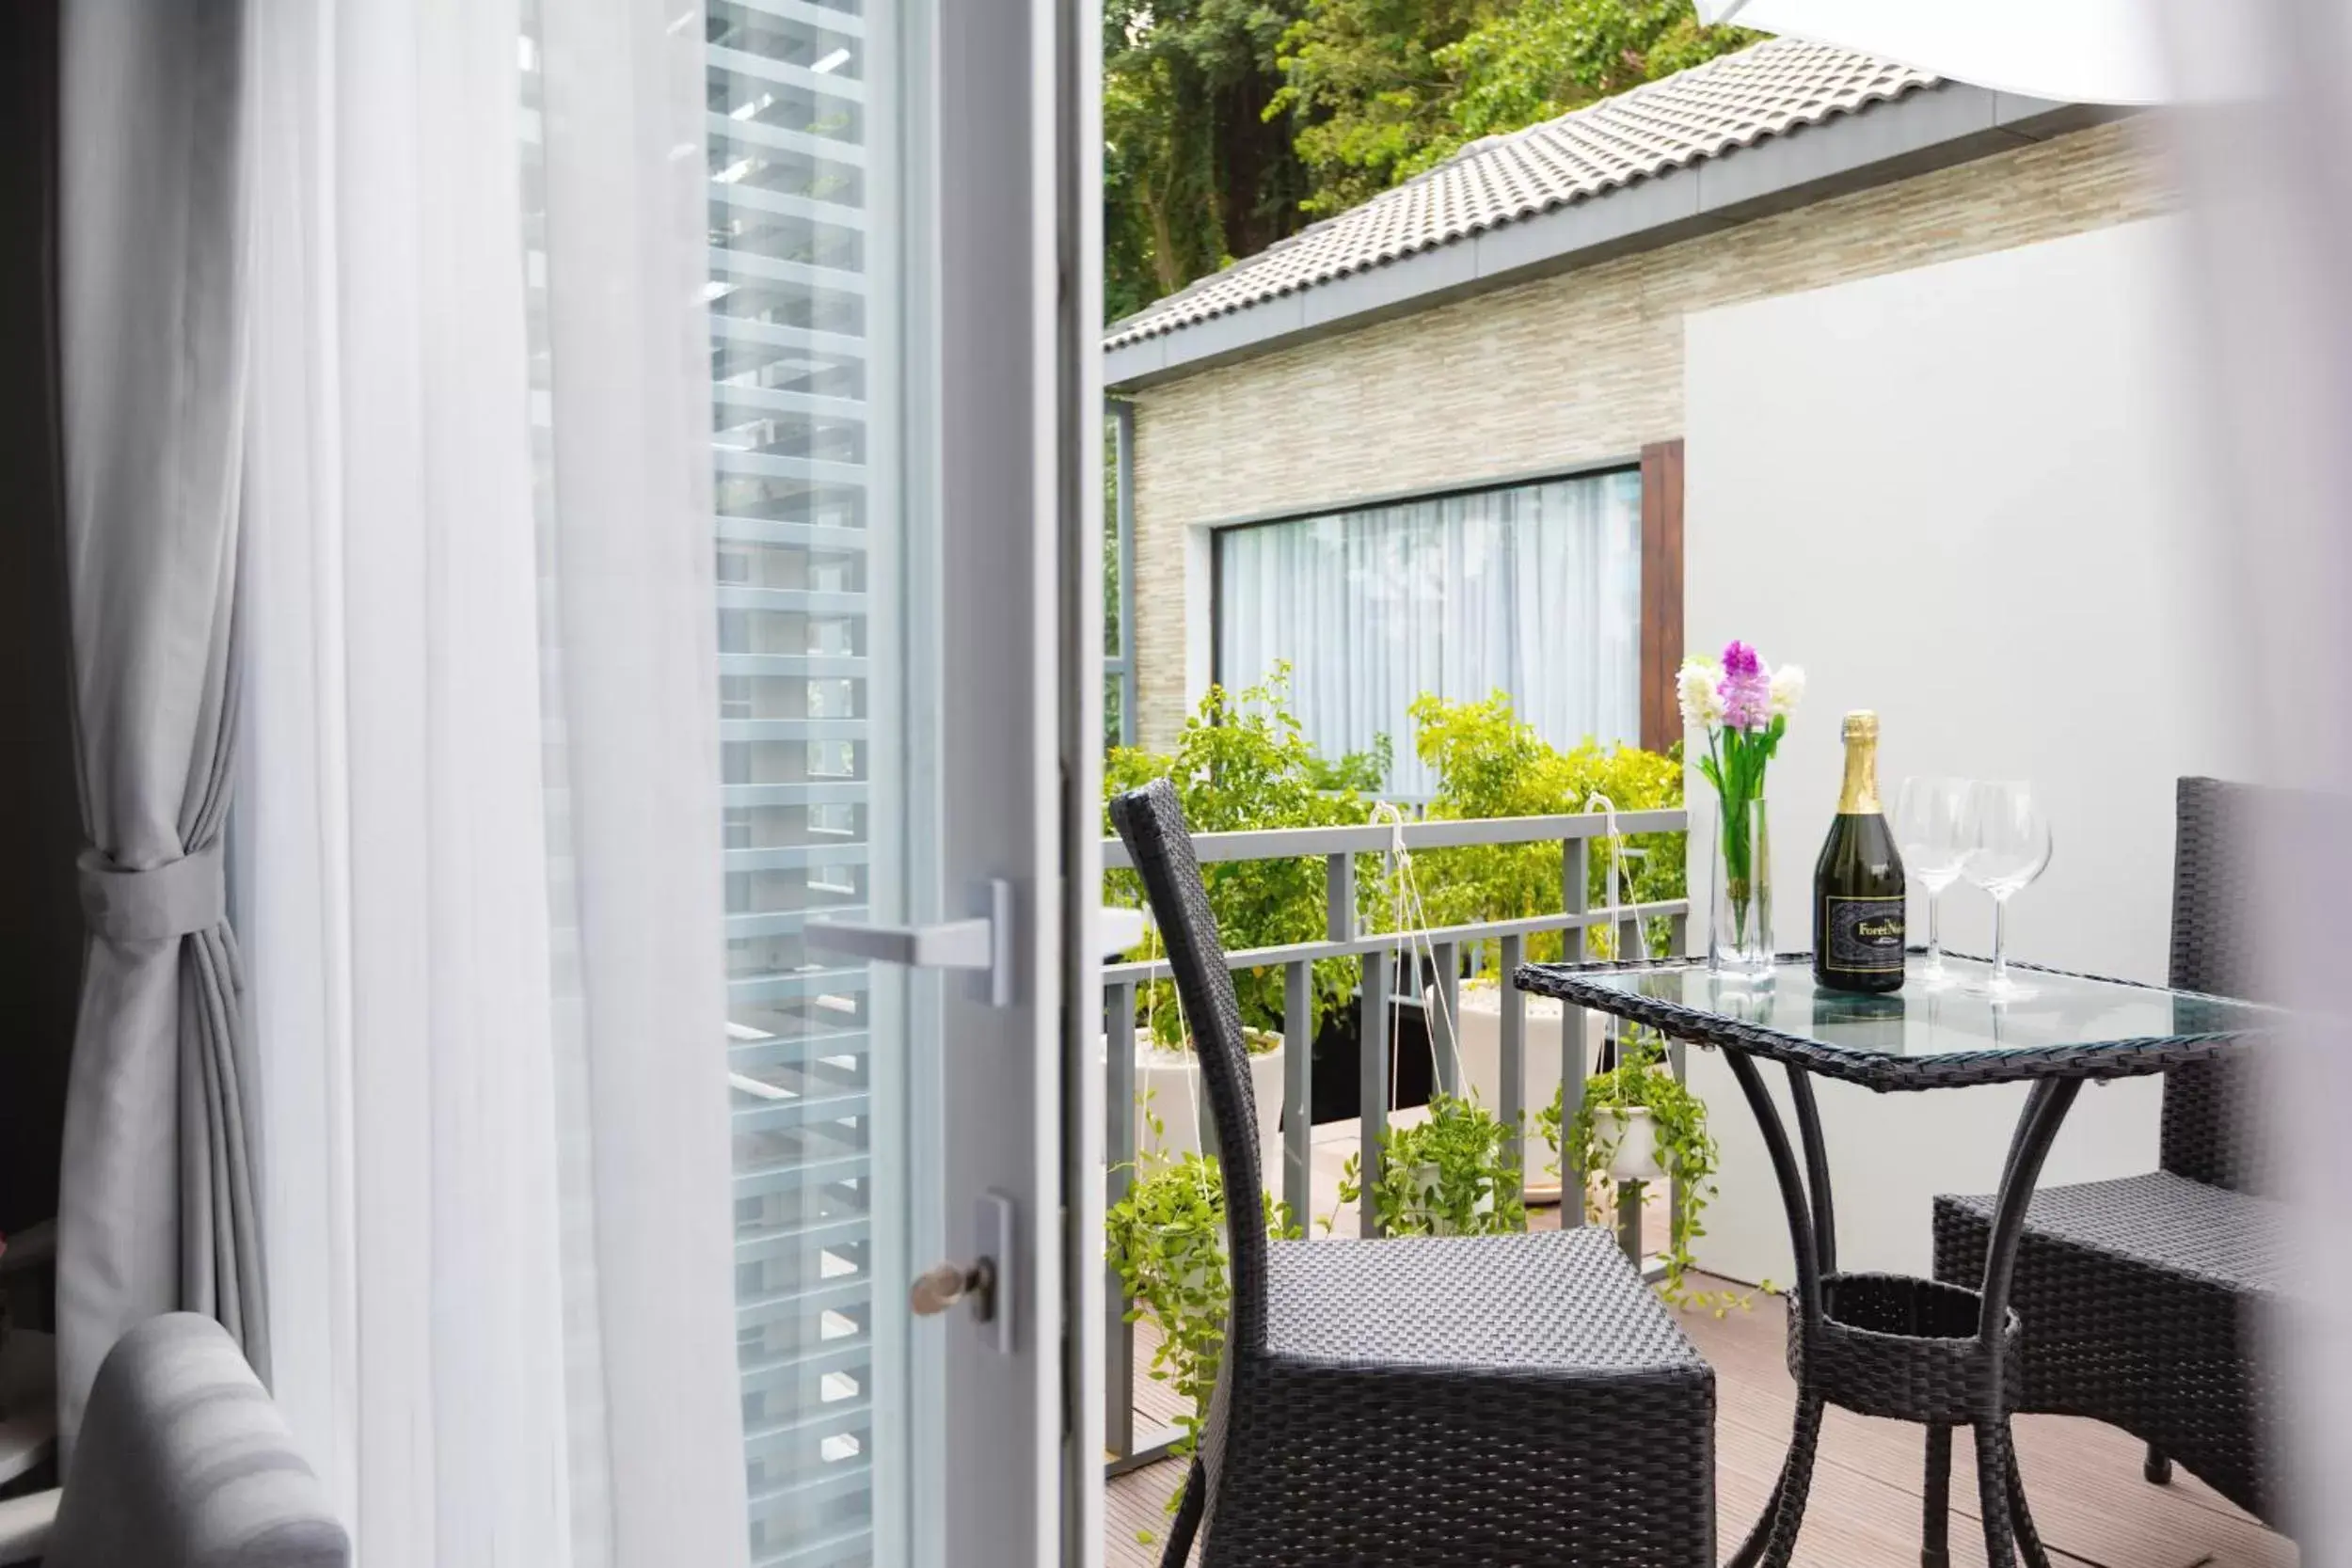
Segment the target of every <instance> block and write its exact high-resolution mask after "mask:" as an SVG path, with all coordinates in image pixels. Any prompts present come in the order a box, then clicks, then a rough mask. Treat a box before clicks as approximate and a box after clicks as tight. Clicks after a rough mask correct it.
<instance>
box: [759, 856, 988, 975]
mask: <svg viewBox="0 0 2352 1568" xmlns="http://www.w3.org/2000/svg"><path fill="white" fill-rule="evenodd" d="M802 934H803V937H804V938H805V940H806V941H807V942H808V945H809V948H810V950H811V951H813V952H818V953H832V954H834V955H837V956H839V957H841V958H871V959H874V960H876V961H877V962H880V963H892V964H904V965H906V966H907V967H908V968H910V969H962V970H977V971H979V972H981V973H984V974H987V976H988V1004H989V1006H992V1007H1009V1006H1012V883H1011V882H1009V881H1008V880H1006V879H1004V878H1002V877H997V878H993V879H991V880H990V882H989V884H988V912H987V913H986V914H979V915H974V916H973V917H971V918H970V919H968V920H945V921H940V922H938V923H936V924H934V925H930V926H860V925H855V924H852V923H850V922H849V921H833V920H812V921H810V922H809V923H808V924H807V925H806V926H804V927H802Z"/></svg>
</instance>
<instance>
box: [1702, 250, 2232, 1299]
mask: <svg viewBox="0 0 2352 1568" xmlns="http://www.w3.org/2000/svg"><path fill="white" fill-rule="evenodd" d="M2175 225H2176V220H2173V219H2169V218H2158V219H2153V220H2149V221H2143V222H2137V223H2133V224H2128V225H2124V226H2121V227H2117V228H2111V229H2106V230H2098V231H2095V232H2091V233H2086V234H2080V235H2076V236H2074V237H2071V238H2066V239H2059V240H2053V241H2050V242H2047V243H2044V244H2039V245H2027V246H2024V247H2021V248H2017V249H2011V250H2005V251H1999V252H1995V253H1994V254H1990V255H1983V256H1977V257H1971V258H1969V259H1967V260H1963V261H1950V262H1947V263H1943V264H1939V265H1934V266H1928V267H1921V268H1918V269H1915V270H1913V271H1909V272H1902V273H1896V274H1891V275H1886V276H1883V277H1873V278H1869V279H1867V280H1864V281H1860V282H1853V283H1847V284H1842V285H1839V286H1836V287H1834V288H1828V289H1822V290H1820V291H1816V292H1813V293H1800V294H1793V295H1785V296H1781V297H1778V298H1773V299H1768V300H1759V301H1756V302H1755V303H1751V304H1744V305H1737V306H1732V307H1728V308H1725V309H1717V310H1711V311H1706V312H1701V313H1695V314H1692V316H1690V317H1689V318H1688V321H1687V325H1686V334H1687V335H1686V357H1685V364H1684V373H1685V385H1686V393H1685V395H1686V398H1687V405H1688V416H1689V418H1688V440H1689V447H1688V464H1689V468H1688V481H1687V483H1688V490H1687V492H1686V502H1687V516H1686V523H1685V528H1686V535H1685V537H1686V548H1687V564H1686V572H1687V577H1686V593H1687V615H1688V626H1689V632H1690V642H1691V645H1692V647H1693V648H1699V649H1706V648H1719V647H1721V646H1722V644H1723V643H1724V641H1726V640H1727V639H1729V638H1731V637H1734V636H1737V637H1740V638H1743V639H1746V640H1748V641H1752V642H1754V643H1756V645H1757V646H1758V647H1759V648H1761V649H1762V650H1763V652H1764V653H1765V655H1766V657H1768V658H1772V659H1778V660H1794V661H1796V662H1799V663H1802V664H1803V665H1804V667H1805V669H1806V671H1807V673H1809V675H1810V677H1811V682H1812V686H1811V690H1810V693H1809V694H1808V696H1807V697H1806V700H1805V705H1804V710H1803V711H1802V713H1801V714H1800V716H1799V719H1798V721H1797V724H1796V727H1795V729H1794V730H1793V731H1792V733H1791V735H1790V737H1789V738H1788V740H1787V741H1786V742H1784V744H1783V749H1782V753H1781V756H1780V757H1779V759H1778V760H1777V761H1776V762H1775V764H1774V766H1773V770H1772V784H1771V796H1772V806H1773V822H1772V829H1773V835H1774V838H1775V840H1776V841H1777V844H1778V846H1779V852H1778V855H1777V858H1776V861H1775V864H1774V878H1775V884H1774V885H1775V889H1776V893H1777V895H1778V896H1777V904H1778V916H1779V918H1778V922H1777V926H1778V928H1777V931H1776V933H1775V934H1776V937H1777V940H1778V942H1779V945H1780V946H1781V947H1783V948H1784V949H1789V948H1799V947H1804V946H1806V945H1808V944H1809V942H1810V941H1811V936H1812V933H1811V930H1810V922H1811V914H1810V896H1811V891H1812V871H1813V859H1814V856H1815V855H1816V853H1817V852H1818V850H1819V847H1820V843H1821V839H1822V836H1823V834H1824V833H1825V832H1826V831H1827V829H1828V825H1829V819H1830V816H1831V815H1832V814H1833V812H1834V810H1835V808H1836V793H1837V780H1838V773H1839V768H1840V750H1839V742H1838V716H1839V715H1840V714H1841V713H1842V712H1844V711H1845V710H1847V709H1849V708H1856V707H1870V708H1875V709H1877V710H1878V711H1879V713H1880V715H1881V716H1882V719H1883V735H1884V738H1883V743H1882V746H1881V768H1882V773H1881V783H1882V787H1883V792H1884V794H1885V795H1886V798H1887V801H1888V805H1889V808H1890V810H1891V809H1892V805H1893V801H1894V798H1895V792H1896V790H1897V788H1898V786H1899V783H1900V781H1901V779H1902V778H1903V776H1904V775H1905V774H1907V773H1915V772H1916V773H1953V774H1960V775H1963V776H1973V777H1985V778H2029V779H2031V780H2033V781H2034V783H2035V784H2037V786H2039V788H2040V790H2041V791H2042V795H2043V798H2044V800H2046V801H2047V803H2048V809H2049V812H2050V815H2051V818H2052V821H2053V824H2054V832H2055V838H2056V844H2057V851H2056V854H2055V857H2054V858H2053V860H2052V863H2051V865H2050V868H2049V870H2048V872H2047V873H2046V874H2045V875H2044V876H2043V878H2042V880H2041V881H2040V882H2039V883H2037V884H2036V885H2035V886H2033V887H2032V888H2029V889H2027V890H2026V892H2025V893H2023V894H2021V895H2018V897H2017V898H2016V899H2015V900H2014V901H2013V902H2012V904H2011V906H2010V953H2011V956H2012V957H2023V958H2029V959H2035V960H2040V961H2043V962H2048V963H2053V964H2058V965H2061V966H2065V967H2069V968H2076V969H2082V970H2087V971H2090V972H2092V973H2096V974H2116V975H2122V976H2127V977H2131V978H2136V979H2147V980H2156V981H2161V980H2162V979H2163V978H2164V974H2165V966H2166V955H2167V941H2168V935H2167V933H2168V921H2169V899H2170V895H2171V872H2172V854H2171V840H2172V825H2171V811H2172V790H2173V780H2174V779H2175V777H2176V776H2178V775H2181V774H2185V773H2211V774H2217V775H2219V776H2223V777H2230V776H2233V775H2235V776H2241V777H2242V776H2244V775H2245V772H2246V768H2247V767H2248V759H2249V757H2250V755H2251V754H2252V753H2251V750H2250V747H2249V746H2247V745H2245V744H2233V739H2232V729H2233V725H2232V723H2231V721H2230V720H2229V718H2228V717H2227V716H2228V715H2229V714H2230V712H2231V708H2230V705H2229V704H2228V701H2227V699H2228V694H2229V691H2230V689H2231V687H2230V666H2231V657H2230V650H2229V649H2228V648H2227V647H2225V646H2224V645H2223V644H2222V641H2221V627H2220V626H2219V624H2218V622H2217V619H2216V618H2215V617H2213V616H2212V615H2210V614H2209V613H2208V612H2207V610H2208V607H2209V606H2210V605H2211V604H2212V603H2213V602H2214V601H2215V600H2216V599H2217V597H2219V596H2221V592H2222V591H2221V589H2220V588H2219V587H2218V586H2217V583H2218V582H2219V581H2220V580H2222V579H2219V578H2217V577H2216V576H2215V574H2216V573H2217V571H2223V570H2226V569H2227V562H2226V561H2220V560H2215V559H2209V556H2211V555H2212V553H2213V552H2212V551H2211V550H2210V549H2209V547H2208V546H2205V545H2204V544H2203V542H2202V540H2201V537H2200V536H2199V534H2198V533H2197V528H2198V526H2199V525H2200V524H2201V520H2202V516H2203V512H2202V506H2203V505H2204V504H2207V503H2208V501H2209V498H2210V494H2211V493H2210V489H2209V488H2208V487H2206V486H2204V485H2202V484H2201V481H2200V479H2199V476H2198V475H2197V473H2195V472H2194V471H2193V468H2192V465H2191V463H2190V462H2189V460H2188V457H2187V453H2188V452H2189V451H2191V450H2192V448H2193V445H2194V441H2193V439H2192V437H2193V436H2194V435H2195V432H2194V430H2193V429H2192V428H2191V427H2190V425H2189V424H2188V422H2187V420H2186V419H2185V417H2184V414H2183V407H2184V405H2185V404H2186V402H2187V400H2186V399H2185V398H2183V397H2181V396H2180V393H2181V391H2182V389H2183V388H2184V386H2185V379H2184V377H2185V366H2186V364H2187V360H2188V356H2187V353H2186V345H2185V344H2184V343H2182V342H2181V341H2180V332H2181V324H2183V323H2184V322H2185V320H2186V319H2187V317H2186V314H2185V311H2184V310H2183V309H2180V307H2179V305H2178V304H2177V302H2176V294H2177V292H2178V291H2176V289H2175V288H2174V286H2173V266H2174V248H2175V246H2176V245H2177V243H2178V230H2177V228H2176V226H2175ZM2224 515H2226V514H2224ZM1706 787H1707V786H1706V784H1705V783H1704V781H1702V780H1699V779H1697V778H1696V777H1695V775H1694V776H1693V778H1692V805H1693V813H1692V815H1693V816H1694V818H1697V817H1703V816H1705V813H1704V812H1703V811H1702V810H1700V809H1699V808H1700V807H1701V806H1702V804H1703V802H1704V800H1705V799H1706V797H1705V796H1704V793H1703V792H1704V790H1705V789H1706ZM1692 847H1693V848H1692V895H1693V898H1694V900H1696V899H1702V898H1704V896H1705V888H1706V866H1707V860H1706V855H1707V853H1708V846H1707V842H1706V839H1705V837H1704V835H1703V834H1702V833H1698V832H1694V834H1693V837H1692ZM1911 921H1912V930H1913V932H1914V933H1915V938H1916V939H1919V940H1924V937H1925V934H1926V930H1927V924H1926V911H1925V909H1924V907H1923V903H1922V901H1921V899H1920V898H1919V897H1918V895H1917V894H1916V893H1915V895H1914V898H1913V903H1912V910H1911ZM1703 925H1704V920H1703V917H1702V918H1701V919H1699V920H1696V921H1694V922H1693V927H1692V935H1693V940H1694V941H1697V940H1699V939H1700V938H1701V935H1702V930H1703ZM1991 927H1992V921H1991V906H1990V903H1989V902H1988V900H1986V899H1985V898H1984V896H1983V895H1980V894H1979V893H1977V892H1976V891H1975V890H1973V889H1970V888H1968V887H1966V886H1964V885H1963V886H1960V887H1955V888H1954V889H1952V890H1951V891H1950V892H1949V893H1947V895H1946V897H1945V938H1946V942H1947V944H1949V945H1953V946H1956V947H1958V948H1960V949H1961V950H1963V951H1975V952H1989V951H1990V943H1991ZM1692 1062H1693V1064H1694V1065H1693V1068H1692V1074H1693V1083H1694V1084H1695V1085H1698V1086H1700V1087H1702V1089H1703V1090H1704V1091H1705V1092H1706V1094H1707V1096H1708V1103H1709V1106H1710V1109H1711V1111H1712V1113H1713V1114H1712V1118H1711V1119H1712V1122H1713V1125H1714V1127H1715V1130H1716V1132H1717V1135H1718V1137H1719V1138H1720V1140H1721V1142H1722V1144H1723V1148H1724V1179H1723V1193H1722V1196H1720V1198H1719V1199H1718V1200H1717V1205H1716V1207H1715V1208H1714V1210H1713V1211H1711V1212H1710V1215H1709V1218H1708V1229H1709V1232H1710V1234H1709V1235H1708V1237H1707V1238H1706V1239H1705V1240H1704V1241H1703V1242H1702V1243H1701V1245H1700V1249H1699V1255H1700V1257H1701V1259H1702V1260H1703V1261H1704V1262H1706V1263H1707V1264H1708V1266H1710V1267H1714V1268H1717V1269H1720V1270H1721V1271H1723V1272H1724V1273H1727V1274H1729V1275H1733V1276H1735V1277H1740V1278H1745V1279H1756V1278H1760V1277H1770V1278H1772V1280H1774V1281H1775V1282H1782V1283H1785V1282H1787V1281H1788V1280H1790V1279H1791V1278H1792V1277H1793V1275H1792V1270H1791V1267H1790V1262H1789V1258H1788V1239H1787V1232H1786V1229H1785V1227H1784V1224H1783V1220H1782V1215H1781V1210H1780V1200H1779V1196H1778V1192H1777V1189H1776V1188H1775V1186H1774V1184H1773V1181H1772V1173H1771V1169H1770V1166H1769V1164H1768V1162H1767V1161H1766V1159H1765V1156H1764V1153H1763V1148H1762V1144H1761V1141H1760V1140H1759V1139H1758V1137H1757V1135H1756V1130H1755V1126H1754V1124H1753V1122H1752V1120H1751V1119H1750V1117H1749V1116H1748V1114H1747V1111H1746V1108H1745V1106H1744V1104H1743V1103H1742V1102H1741V1101H1740V1094H1739V1091H1738V1088H1737V1086H1736V1085H1734V1084H1733V1083H1732V1081H1731V1078H1730V1075H1729V1073H1728V1071H1727V1070H1725V1069H1724V1066H1723V1064H1722V1062H1721V1060H1720V1059H1718V1058H1715V1057H1712V1056H1709V1055H1708V1054H1706V1053H1692ZM1767 1076H1768V1077H1769V1078H1770V1079H1771V1080H1772V1082H1773V1083H1774V1084H1775V1085H1778V1084H1780V1083H1781V1082H1782V1077H1781V1074H1780V1073H1779V1071H1778V1070H1777V1069H1773V1070H1772V1071H1771V1072H1769V1073H1768V1075H1767ZM2158 1097H2159V1082H2158V1081H2157V1080H2153V1079H2148V1080H2139V1081H2135V1082H2132V1083H2128V1084H2118V1085H2106V1086H2104V1087H2099V1088H2094V1089H2092V1090H2090V1091H2088V1092H2086V1093H2085V1094H2084V1096H2083V1097H2082V1099H2081V1100H2080V1101H2078V1102H2077V1105H2076V1108H2075V1110H2074V1115H2073V1117H2072V1118H2071V1119H2070V1121H2069V1123H2068V1125H2067V1127H2066V1129H2065V1131H2064V1132H2063V1133H2062V1134H2061V1136H2060V1138H2059V1141H2058V1146H2057V1148H2056V1149H2055V1150H2054V1151H2053V1153H2052V1156H2051V1159H2050V1163H2049V1165H2048V1167H2047V1169H2046V1171H2045V1174H2044V1180H2045V1182H2046V1181H2058V1180H2084V1179H2088V1178H2091V1177H2096V1176H2108V1175H2123V1174H2128V1173H2131V1172H2134V1171H2139V1170H2145V1169H2148V1168H2151V1167H2152V1165H2153V1161H2154V1158H2155V1129H2156V1115H2157V1105H2158ZM1821 1101H1822V1109H1823V1113H1824V1119H1825V1121H1826V1123H1827V1126H1828V1132H1829V1141H1830V1147H1831V1154H1832V1163H1833V1167H1834V1169H1836V1171H1837V1172H1838V1173H1839V1175H1840V1178H1841V1179H1840V1180H1838V1181H1837V1182H1836V1196H1837V1199H1838V1217H1839V1220H1840V1224H1839V1227H1838V1229H1839V1234H1840V1237H1841V1241H1842V1243H1843V1245H1842V1248H1841V1257H1840V1263H1841V1266H1843V1267H1847V1268H1883V1269H1898V1270H1904V1271H1915V1272H1922V1273H1924V1272H1926V1270H1927V1268H1928V1266H1929V1263H1930V1259H1931V1239H1930V1232H1929V1198H1930V1196H1931V1195H1932V1194H1934V1193H1936V1192H1941V1191H1966V1192H1984V1191H1990V1190H1992V1188H1993V1187H1994V1185H1995V1184H1996V1182H1997V1180H1998V1176H1999V1171H2000V1166H2001V1161H2002V1155H2003V1152H2004V1150H2005V1148H2006V1145H2007V1140H2008V1137H2009V1132H2010V1126H2011V1124H2012V1122H2013V1119H2014V1117H2015V1115H2016V1112H2017V1109H2018V1107H2019V1106H2020V1105H2021V1104H2022V1103H2023V1101H2024V1090H2023V1089H2022V1088H2021V1087H2013V1086H2012V1087H1994V1088H1977V1089H1966V1090H1943V1091H1936V1092H1931V1093H1929V1094H1925V1095H1916V1096H1886V1097H1878V1096H1873V1095H1871V1094H1869V1093H1868V1092H1867V1091H1865V1090H1860V1089H1855V1088H1851V1087H1850V1086H1847V1085H1836V1084H1833V1085H1825V1086H1824V1087H1823V1090H1822V1094H1821Z"/></svg>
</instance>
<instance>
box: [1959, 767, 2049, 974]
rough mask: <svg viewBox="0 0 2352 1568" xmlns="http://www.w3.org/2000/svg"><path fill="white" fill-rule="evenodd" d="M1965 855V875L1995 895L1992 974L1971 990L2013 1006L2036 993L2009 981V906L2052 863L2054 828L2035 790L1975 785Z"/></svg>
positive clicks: (2007, 784) (1970, 795)
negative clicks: (2051, 836)
mask: <svg viewBox="0 0 2352 1568" xmlns="http://www.w3.org/2000/svg"><path fill="white" fill-rule="evenodd" d="M1962 838H1963V842H1964V843H1965V844H1966V846H1967V853H1966V854H1965V855H1964V856H1963V859H1962V861H1961V868H1960V869H1961V875H1962V876H1963V877H1965V878H1967V879H1969V881H1971V882H1973V883H1975V884H1976V885H1977V886H1979V887H1980V888H1982V889H1984V891H1985V892H1987V893H1988V894H1991V895H1993V973H1992V974H1989V975H1987V976H1986V977H1985V978H1984V980H1983V981H1982V983H1981V984H1979V985H1977V986H1974V987H1972V988H1971V989H1972V990H1981V991H1982V992H1983V993H1984V994H1985V995H1987V996H1990V997H1992V998H1993V999H1994V1001H1996V1002H2014V1001H2016V1000H2018V999H2019V998H2021V997H2026V996H2031V995H2032V994H2034V990H2033V988H2032V987H2030V986H2026V985H2021V984H2020V983H2018V982H2017V981H2016V980H2013V979H2011V978H2010V973H2009V901H2010V898H2011V897H2013V896H2014V895H2016V894H2017V892H2018V890H2020V889H2021V888H2024V887H2026V885H2028V884H2029V883H2031V882H2032V881H2033V879H2035V878H2036V877H2039V876H2041V875H2042V868H2043V867H2045V866H2047V865H2048V864H2049V863H2050V824H2049V820H2048V818H2047V817H2045V816H2043V815H2042V803H2041V801H2040V800H2039V799H2038V798H2037V797H2036V796H2035V794H2034V788H2033V785H2031V784H2026V783H2022V782H2017V781H2005V782H1994V783H1979V784H1970V785H1969V786H1968V803H1967V807H1966V812H1965V817H1964V821H1963V829H1962Z"/></svg>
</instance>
